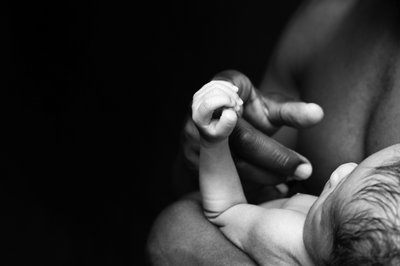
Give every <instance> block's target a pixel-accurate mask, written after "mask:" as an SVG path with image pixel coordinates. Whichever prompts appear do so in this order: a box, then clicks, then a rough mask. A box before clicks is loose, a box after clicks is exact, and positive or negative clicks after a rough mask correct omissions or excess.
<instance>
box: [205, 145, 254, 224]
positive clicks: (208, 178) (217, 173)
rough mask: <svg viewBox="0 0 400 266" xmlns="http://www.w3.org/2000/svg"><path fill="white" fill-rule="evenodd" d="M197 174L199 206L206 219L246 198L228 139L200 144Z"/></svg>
mask: <svg viewBox="0 0 400 266" xmlns="http://www.w3.org/2000/svg"><path fill="white" fill-rule="evenodd" d="M199 174H200V180H199V181H200V191H201V195H202V203H203V208H204V212H205V214H206V216H207V217H208V218H209V219H211V218H216V217H217V216H218V215H220V214H221V213H223V212H224V211H225V210H227V209H229V208H230V207H232V206H234V205H236V204H239V203H246V202H247V201H246V198H245V196H244V193H243V188H242V185H241V183H240V179H239V175H238V173H237V171H236V167H235V164H234V162H233V160H232V156H231V153H230V150H229V145H228V139H226V140H223V141H221V142H218V143H213V144H211V145H204V144H202V145H201V146H200V166H199Z"/></svg>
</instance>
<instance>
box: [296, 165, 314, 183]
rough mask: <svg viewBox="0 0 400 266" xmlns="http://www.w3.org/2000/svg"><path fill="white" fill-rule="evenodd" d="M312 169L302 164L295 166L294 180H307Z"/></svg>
mask: <svg viewBox="0 0 400 266" xmlns="http://www.w3.org/2000/svg"><path fill="white" fill-rule="evenodd" d="M311 173H312V167H311V165H310V164H308V163H303V164H300V165H299V166H297V168H296V170H295V171H294V174H293V175H294V178H295V179H297V180H303V179H307V178H309V177H310V176H311Z"/></svg>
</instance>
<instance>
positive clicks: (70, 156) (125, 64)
mask: <svg viewBox="0 0 400 266" xmlns="http://www.w3.org/2000/svg"><path fill="white" fill-rule="evenodd" d="M135 3H136V2H133V1H131V2H130V4H128V2H120V3H119V2H115V1H109V2H106V1H86V2H84V1H46V2H45V1H39V2H37V1H30V2H23V3H22V2H16V1H8V2H7V1H6V2H2V3H1V4H0V5H1V8H0V12H1V23H0V30H1V35H2V38H1V40H2V41H1V42H2V44H1V47H2V48H1V58H0V60H1V61H0V62H1V63H0V65H1V69H0V70H1V76H0V77H1V79H0V86H1V87H0V105H1V110H2V112H1V114H0V119H1V120H0V121H1V123H0V125H1V128H0V132H1V138H0V141H1V142H0V143H1V144H0V171H1V172H0V193H1V194H0V206H1V212H0V215H1V217H0V220H1V221H0V226H1V227H0V242H1V245H2V251H3V252H2V255H1V257H0V263H1V262H3V263H2V265H83V264H85V265H142V264H144V255H143V254H144V252H143V250H144V243H145V240H146V237H147V234H148V231H149V229H150V227H151V224H152V222H153V221H154V218H155V217H156V215H157V214H158V213H159V212H160V211H161V209H162V208H164V207H165V206H166V205H167V204H168V203H170V202H171V201H172V200H174V199H175V197H174V195H173V194H172V192H171V188H170V178H171V166H172V162H173V158H174V156H175V155H176V153H177V151H178V143H179V132H180V129H181V126H182V123H183V121H184V117H185V115H186V114H187V111H188V107H189V104H190V100H191V97H192V94H193V93H194V92H195V91H196V90H197V89H199V88H200V87H201V85H202V84H203V83H205V82H207V81H208V80H209V79H210V78H211V77H212V75H213V74H215V73H217V72H219V71H221V70H224V69H228V68H234V69H238V70H240V71H242V72H244V73H246V74H247V75H248V76H249V77H250V78H251V79H252V80H253V81H254V83H255V84H257V83H258V82H259V81H260V79H261V75H262V73H263V71H264V70H265V67H266V64H267V61H268V58H269V56H270V53H271V50H272V48H273V45H274V44H275V42H276V40H277V37H278V36H279V33H280V32H281V30H282V27H283V26H284V25H285V23H286V22H287V20H288V18H289V17H290V15H291V14H292V12H293V11H294V9H295V8H296V7H297V5H298V4H299V3H300V0H287V1H242V2H240V1H228V0H226V1H224V0H215V1H211V0H206V1H204V0H203V1H198V0H196V1H183V0H178V1H171V2H169V1H158V2H157V1H151V2H147V3H146V4H145V5H139V4H135Z"/></svg>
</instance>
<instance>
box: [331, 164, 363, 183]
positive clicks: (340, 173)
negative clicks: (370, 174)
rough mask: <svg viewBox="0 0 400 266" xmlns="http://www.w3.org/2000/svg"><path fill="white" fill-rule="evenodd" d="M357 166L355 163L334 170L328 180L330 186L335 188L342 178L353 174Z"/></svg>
mask: <svg viewBox="0 0 400 266" xmlns="http://www.w3.org/2000/svg"><path fill="white" fill-rule="evenodd" d="M357 166H358V164H356V163H345V164H342V165H340V166H339V167H338V168H336V170H335V171H333V173H332V175H331V177H330V178H329V180H330V183H331V186H333V187H335V186H337V184H339V182H340V181H341V180H342V179H343V178H345V177H347V176H348V175H349V174H350V173H351V172H353V170H354V169H355V168H356V167H357Z"/></svg>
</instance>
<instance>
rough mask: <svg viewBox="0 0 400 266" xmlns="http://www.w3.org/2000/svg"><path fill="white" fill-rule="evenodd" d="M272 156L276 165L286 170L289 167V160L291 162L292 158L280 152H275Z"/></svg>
mask: <svg viewBox="0 0 400 266" xmlns="http://www.w3.org/2000/svg"><path fill="white" fill-rule="evenodd" d="M271 156H272V160H273V161H274V163H275V164H277V165H278V166H280V167H282V168H285V167H286V166H287V165H288V163H289V160H290V157H289V155H288V154H284V153H282V152H281V151H279V150H273V151H272V154H271Z"/></svg>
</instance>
